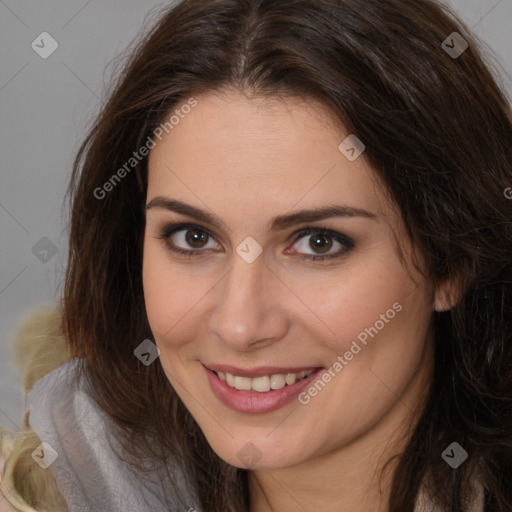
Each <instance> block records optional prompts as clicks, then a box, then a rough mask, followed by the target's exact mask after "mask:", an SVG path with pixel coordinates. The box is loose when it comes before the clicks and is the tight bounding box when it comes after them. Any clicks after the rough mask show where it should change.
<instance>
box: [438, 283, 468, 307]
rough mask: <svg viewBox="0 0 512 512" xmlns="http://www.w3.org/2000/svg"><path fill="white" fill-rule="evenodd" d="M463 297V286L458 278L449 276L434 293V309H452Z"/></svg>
mask: <svg viewBox="0 0 512 512" xmlns="http://www.w3.org/2000/svg"><path fill="white" fill-rule="evenodd" d="M460 297H461V286H460V283H459V282H458V280H457V279H455V278H448V279H445V280H444V281H441V282H440V283H439V284H438V285H437V287H436V290H435V293H434V310H435V311H437V312H442V311H448V310H450V309H452V308H453V307H454V306H455V305H456V304H457V302H458V301H459V299H460Z"/></svg>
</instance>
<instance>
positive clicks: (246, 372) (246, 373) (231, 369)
mask: <svg viewBox="0 0 512 512" xmlns="http://www.w3.org/2000/svg"><path fill="white" fill-rule="evenodd" d="M203 366H204V367H205V368H207V369H208V370H212V371H214V372H216V373H219V372H222V373H230V374H231V375H237V376H239V377H250V378H254V377H263V376H264V375H276V374H278V373H280V374H285V375H286V374H287V373H299V372H307V371H309V370H318V369H319V368H320V367H319V366H293V367H285V366H259V367H258V368H237V367H236V366H230V365H228V364H204V363H203Z"/></svg>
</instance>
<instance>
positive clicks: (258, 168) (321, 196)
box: [148, 90, 390, 216]
mask: <svg viewBox="0 0 512 512" xmlns="http://www.w3.org/2000/svg"><path fill="white" fill-rule="evenodd" d="M194 99H195V101H196V102H197V104H196V106H195V107H194V108H193V109H184V110H182V111H180V108H181V106H182V105H184V104H186V100H185V102H182V103H181V104H178V105H176V107H174V109H173V112H174V113H176V111H178V112H177V113H178V114H181V115H180V116H179V122H177V124H175V125H173V127H172V129H169V130H168V133H166V132H164V133H163V136H162V140H161V141H158V140H157V141H156V146H155V147H154V149H152V150H151V152H150V156H149V184H148V198H150V197H152V196H155V195H170V196H172V197H176V196H177V195H178V196H181V198H183V199H192V198H193V199H194V200H195V202H196V204H197V200H198V199H200V200H201V201H202V202H203V203H205V204H207V205H208V204H216V205H218V203H219V200H220V199H222V200H223V201H224V202H225V201H228V202H230V204H236V203H238V204H239V206H240V208H244V210H245V211H247V209H248V208H249V204H248V203H247V202H248V201H249V200H250V201H251V204H253V205H254V207H255V208H260V210H259V211H260V215H261V214H262V213H265V212H268V213H269V216H270V210H275V212H276V213H282V212H283V210H286V209H290V208H292V207H294V205H297V207H301V208H306V207H313V206H318V205H321V204H323V203H326V202H327V203H332V204H339V203H340V202H343V203H346V204H351V205H353V206H357V207H360V208H365V209H372V210H373V211H374V212H376V213H381V214H383V213H385V212H384V210H385V209H386V201H385V199H384V197H383V194H382V190H383V186H382V184H381V183H380V182H379V180H378V178H377V176H376V175H375V173H374V172H373V170H372V169H371V168H370V166H369V165H368V163H367V161H366V160H365V159H364V154H363V156H361V157H359V158H357V159H356V160H354V161H350V160H349V159H348V158H347V157H346V156H345V154H344V153H342V152H341V151H340V149H339V146H340V143H342V142H343V141H344V140H345V139H346V138H347V136H349V135H350V134H349V133H347V132H346V130H345V129H344V127H343V126H342V125H341V123H340V122H339V120H337V119H336V118H335V117H334V116H333V114H332V113H331V112H330V111H329V110H328V109H327V108H326V107H325V106H324V105H322V104H321V103H319V102H317V101H315V100H311V99H305V98H298V97H287V98H282V97H277V96H276V97H270V98H269V97H252V98H248V97H246V96H245V95H242V94H241V93H239V92H236V91H231V90H227V91H222V92H208V93H204V94H200V95H195V96H194ZM185 112H187V113H185ZM170 115H172V113H170ZM177 119H178V118H176V119H175V121H176V120H177ZM194 195H195V196H196V197H194ZM389 206H390V205H388V207H389ZM261 208H264V210H261Z"/></svg>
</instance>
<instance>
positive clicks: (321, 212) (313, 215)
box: [146, 196, 378, 231]
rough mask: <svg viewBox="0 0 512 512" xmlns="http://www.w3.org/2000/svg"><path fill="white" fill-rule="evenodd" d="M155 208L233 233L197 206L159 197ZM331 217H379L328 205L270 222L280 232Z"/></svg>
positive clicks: (156, 198)
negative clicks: (293, 226) (295, 225)
mask: <svg viewBox="0 0 512 512" xmlns="http://www.w3.org/2000/svg"><path fill="white" fill-rule="evenodd" d="M153 208H162V209H165V210H169V211H173V212H176V213H181V214H182V215H187V216H189V217H193V218H195V219H197V220H200V221H202V222H206V223H209V224H211V225H212V226H215V227H216V228H218V229H225V230H226V231H231V230H230V229H229V228H228V227H227V225H226V224H225V222H224V221H222V220H221V219H220V218H219V217H217V216H216V215H214V214H211V213H209V212H207V211H205V210H203V209H201V208H198V207H197V206H192V205H190V204H187V203H182V202H181V201H178V200H176V199H170V198H168V197H163V196H157V197H155V198H153V199H152V200H151V201H150V202H149V203H148V204H147V205H146V210H151V209H153ZM330 217H363V218H367V219H371V220H377V217H378V216H377V215H375V214H374V213H371V212H368V211H366V210H363V209H361V208H355V207H353V206H347V205H328V206H325V207H321V208H314V209H310V210H299V211H296V212H293V213H288V214H285V215H278V216H277V217H274V218H272V219H271V221H270V230H271V231H278V230H280V229H286V228H287V227H289V226H292V225H294V224H301V223H305V222H315V221H318V220H323V219H327V218H330Z"/></svg>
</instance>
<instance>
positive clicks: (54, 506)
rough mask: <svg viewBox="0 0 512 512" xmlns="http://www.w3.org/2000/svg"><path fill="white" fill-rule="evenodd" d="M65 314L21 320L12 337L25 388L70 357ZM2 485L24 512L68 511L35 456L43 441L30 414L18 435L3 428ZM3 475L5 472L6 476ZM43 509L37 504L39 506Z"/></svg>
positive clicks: (50, 309) (43, 313) (43, 312)
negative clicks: (62, 322) (63, 322)
mask: <svg viewBox="0 0 512 512" xmlns="http://www.w3.org/2000/svg"><path fill="white" fill-rule="evenodd" d="M60 318H61V317H60V314H59V313H58V310H57V308H56V307H55V306H49V305H47V306H44V307H39V308H37V309H36V310H34V311H32V312H31V313H29V314H28V315H26V316H25V317H24V318H22V320H21V321H20V322H19V324H18V327H17V329H16V333H15V335H14V336H13V339H12V348H13V358H14V359H13V362H14V364H15V365H16V366H17V367H18V368H19V369H20V370H21V371H22V373H23V391H24V393H25V394H26V393H28V392H29V391H30V390H31V389H32V388H33V386H34V384H35V382H36V381H37V380H38V379H40V378H41V377H43V376H44V375H46V374H47V373H49V372H51V371H52V370H54V369H55V368H58V367H59V366H61V365H62V364H63V363H64V362H65V361H67V360H68V359H69V358H70V351H69V348H68V345H67V343H66V340H65V337H64V336H63V334H62V333H61V330H60ZM0 441H1V446H0V448H1V457H2V458H3V462H4V464H3V466H4V467H3V469H2V468H0V489H1V491H2V493H3V494H4V496H5V498H6V499H7V501H8V502H9V503H10V504H11V505H12V506H13V507H14V510H16V511H19V512H64V511H66V510H67V507H66V503H65V502H64V500H63V498H62V496H61V495H60V493H59V491H58V488H57V484H56V482H55V479H54V477H53V475H52V473H51V471H50V470H49V469H43V468H41V467H40V466H39V464H37V462H35V460H34V459H33V458H32V452H33V451H34V450H35V449H36V448H37V447H38V446H39V445H40V444H41V441H40V439H39V437H38V436H37V434H36V432H35V431H34V430H33V429H32V428H31V427H30V422H29V412H28V411H27V412H26V413H25V416H24V419H23V429H22V430H21V432H19V433H18V434H17V436H16V437H14V436H13V435H12V434H11V433H10V432H9V430H8V429H6V428H5V427H4V428H2V429H1V431H0ZM2 473H3V474H2ZM36 507H37V508H36Z"/></svg>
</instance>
